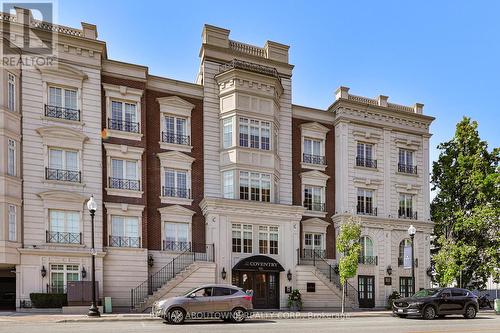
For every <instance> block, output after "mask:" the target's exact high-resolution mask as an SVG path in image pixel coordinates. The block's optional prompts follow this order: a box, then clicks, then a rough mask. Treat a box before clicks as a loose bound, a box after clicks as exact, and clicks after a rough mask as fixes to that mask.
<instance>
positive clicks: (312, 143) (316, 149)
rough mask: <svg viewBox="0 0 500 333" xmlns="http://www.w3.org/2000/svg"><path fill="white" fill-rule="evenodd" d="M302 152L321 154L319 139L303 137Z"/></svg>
mask: <svg viewBox="0 0 500 333" xmlns="http://www.w3.org/2000/svg"><path fill="white" fill-rule="evenodd" d="M304 154H308V155H314V156H322V155H323V153H322V151H321V140H314V139H304Z"/></svg>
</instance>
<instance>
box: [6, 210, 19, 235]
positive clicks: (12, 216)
mask: <svg viewBox="0 0 500 333" xmlns="http://www.w3.org/2000/svg"><path fill="white" fill-rule="evenodd" d="M8 207H9V208H8V223H9V225H8V226H9V241H11V242H16V241H17V214H16V213H17V207H16V206H14V205H9V206H8Z"/></svg>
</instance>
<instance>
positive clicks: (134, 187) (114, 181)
mask: <svg viewBox="0 0 500 333" xmlns="http://www.w3.org/2000/svg"><path fill="white" fill-rule="evenodd" d="M109 188H116V189H120V190H129V191H140V190H141V181H140V180H135V179H122V178H113V177H109Z"/></svg>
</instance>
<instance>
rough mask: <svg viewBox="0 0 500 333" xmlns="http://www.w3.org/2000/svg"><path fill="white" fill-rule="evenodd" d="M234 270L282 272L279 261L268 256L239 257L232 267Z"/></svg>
mask: <svg viewBox="0 0 500 333" xmlns="http://www.w3.org/2000/svg"><path fill="white" fill-rule="evenodd" d="M233 270H234V271H259V272H284V271H285V269H284V268H283V266H281V264H280V263H279V262H277V261H276V260H274V259H273V258H271V257H268V256H262V255H257V256H251V257H248V258H245V259H241V260H240V261H239V262H238V263H237V264H236V265H234V267H233Z"/></svg>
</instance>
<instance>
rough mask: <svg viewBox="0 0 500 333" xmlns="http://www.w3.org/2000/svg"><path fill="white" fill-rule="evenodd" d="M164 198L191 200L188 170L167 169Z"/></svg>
mask: <svg viewBox="0 0 500 333" xmlns="http://www.w3.org/2000/svg"><path fill="white" fill-rule="evenodd" d="M163 196H165V197H175V198H185V199H190V198H191V193H190V190H189V187H188V172H187V171H186V170H178V169H171V168H166V169H165V185H164V187H163Z"/></svg>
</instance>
